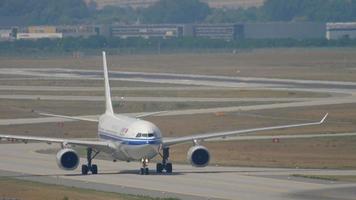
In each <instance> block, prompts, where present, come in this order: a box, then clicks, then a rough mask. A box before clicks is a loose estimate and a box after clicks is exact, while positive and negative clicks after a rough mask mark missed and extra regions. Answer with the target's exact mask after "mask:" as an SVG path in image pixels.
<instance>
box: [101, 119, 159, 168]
mask: <svg viewBox="0 0 356 200" xmlns="http://www.w3.org/2000/svg"><path fill="white" fill-rule="evenodd" d="M98 136H99V138H100V139H101V140H105V141H110V142H112V144H113V145H114V146H115V148H114V150H113V151H111V152H107V153H109V154H111V156H112V157H113V158H114V159H118V160H123V161H131V160H141V159H143V158H147V159H151V158H153V157H155V156H156V155H157V154H158V152H159V148H160V145H161V144H162V136H161V132H160V130H159V128H158V127H157V126H156V125H154V124H152V123H151V122H148V121H145V120H140V119H136V118H131V117H127V116H123V115H112V114H103V115H101V116H100V118H99V125H98Z"/></svg>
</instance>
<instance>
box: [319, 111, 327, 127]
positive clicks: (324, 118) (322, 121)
mask: <svg viewBox="0 0 356 200" xmlns="http://www.w3.org/2000/svg"><path fill="white" fill-rule="evenodd" d="M328 115H329V113H326V114H325V116H324V117H323V119H321V121H320V124H322V123H324V121H325V120H326V118H327V117H328Z"/></svg>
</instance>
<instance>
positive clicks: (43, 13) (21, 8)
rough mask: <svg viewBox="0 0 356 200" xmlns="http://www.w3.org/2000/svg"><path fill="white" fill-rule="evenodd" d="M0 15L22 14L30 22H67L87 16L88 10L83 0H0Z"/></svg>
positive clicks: (88, 14)
mask: <svg viewBox="0 0 356 200" xmlns="http://www.w3.org/2000/svg"><path fill="white" fill-rule="evenodd" d="M2 16H4V17H19V16H22V17H24V18H25V19H26V21H27V23H32V24H59V23H62V24H63V23H64V24H67V23H76V22H78V21H80V20H83V19H85V18H87V17H89V16H90V12H89V9H88V7H87V5H86V3H85V2H84V1H83V0H60V1H58V0H0V17H2ZM24 23H26V22H24Z"/></svg>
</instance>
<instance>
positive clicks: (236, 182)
mask: <svg viewBox="0 0 356 200" xmlns="http://www.w3.org/2000/svg"><path fill="white" fill-rule="evenodd" d="M45 148H49V146H48V145H46V144H37V143H30V144H26V145H24V144H1V145H0V156H1V159H2V161H1V162H0V170H1V171H0V175H1V176H11V177H16V178H20V179H26V180H36V181H41V182H46V183H54V184H61V185H67V186H75V187H82V188H95V189H98V190H103V191H111V192H120V193H133V194H142V195H150V196H155V197H179V198H181V199H256V200H257V199H265V200H269V199H270V200H279V199H280V200H282V199H296V200H297V199H328V198H330V199H333V198H335V197H336V196H335V195H338V194H339V193H340V191H342V196H337V197H338V198H337V199H345V200H346V199H355V197H356V195H355V191H356V183H346V182H340V183H338V182H330V181H322V180H308V179H303V178H296V177H291V176H290V175H292V174H329V175H330V174H334V175H355V174H356V170H317V169H316V170H313V169H280V168H250V167H217V166H211V167H206V168H193V167H191V166H187V165H174V173H173V174H172V175H158V174H155V173H154V171H153V170H152V171H151V175H148V176H141V175H138V170H137V169H138V167H139V163H137V162H131V163H126V162H116V163H113V162H110V161H102V160H95V163H97V164H98V165H99V170H100V173H101V174H99V175H92V176H82V175H80V172H79V170H78V169H77V170H76V171H74V172H64V171H62V170H60V169H58V167H57V166H56V161H55V155H46V154H39V153H36V152H35V151H36V150H38V149H45ZM153 165H154V164H150V167H151V168H152V169H153V168H154V167H153ZM9 171H10V172H11V173H10V172H9ZM320 191H328V192H327V193H325V192H320Z"/></svg>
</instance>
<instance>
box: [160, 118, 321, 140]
mask: <svg viewBox="0 0 356 200" xmlns="http://www.w3.org/2000/svg"><path fill="white" fill-rule="evenodd" d="M327 116H328V114H326V115H325V116H324V117H323V118H322V119H321V120H320V121H318V122H310V123H303V124H289V125H282V126H270V127H262V128H253V129H244V130H235V131H227V132H218V133H206V134H199V135H192V136H185V137H179V138H169V139H163V146H172V145H175V144H181V143H186V142H198V141H201V140H206V139H213V138H225V137H229V136H239V135H243V134H246V133H252V132H259V131H269V130H278V129H285V128H295V127H303V126H313V125H320V124H322V123H324V121H325V119H326V117H327ZM241 137H247V136H241ZM251 137H252V136H250V140H251ZM259 137H261V139H262V138H263V136H255V138H254V139H257V138H259ZM277 137H278V136H273V137H271V138H277ZM299 137H300V136H299ZM245 139H247V138H245ZM264 139H268V138H264Z"/></svg>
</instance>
